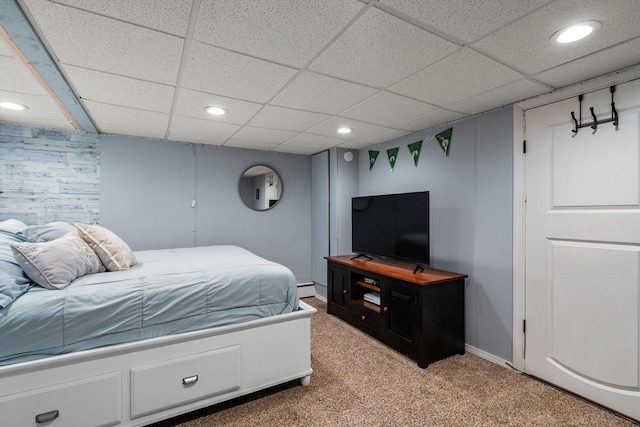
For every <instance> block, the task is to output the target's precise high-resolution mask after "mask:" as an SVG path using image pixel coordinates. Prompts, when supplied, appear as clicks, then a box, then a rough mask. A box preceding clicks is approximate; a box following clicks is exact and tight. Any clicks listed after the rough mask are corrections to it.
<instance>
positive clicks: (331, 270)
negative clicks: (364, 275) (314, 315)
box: [327, 263, 350, 320]
mask: <svg viewBox="0 0 640 427" xmlns="http://www.w3.org/2000/svg"><path fill="white" fill-rule="evenodd" d="M327 279H328V283H327V285H328V286H327V312H328V313H330V314H335V315H336V316H338V317H340V318H342V319H344V320H347V315H348V307H349V298H350V297H349V292H350V286H349V272H348V271H347V270H345V269H343V268H340V267H338V266H336V265H335V264H332V263H328V264H327Z"/></svg>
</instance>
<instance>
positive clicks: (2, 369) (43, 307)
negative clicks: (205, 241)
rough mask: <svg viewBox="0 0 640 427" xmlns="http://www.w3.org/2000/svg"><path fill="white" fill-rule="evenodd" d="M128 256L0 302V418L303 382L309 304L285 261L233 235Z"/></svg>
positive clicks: (96, 418) (82, 417)
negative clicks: (216, 242) (127, 263)
mask: <svg viewBox="0 0 640 427" xmlns="http://www.w3.org/2000/svg"><path fill="white" fill-rule="evenodd" d="M6 234H7V233H6V232H5V236H6ZM14 237H15V238H16V239H20V238H21V237H20V235H19V233H18V234H17V235H15V236H14ZM25 240H26V239H25ZM4 255H5V258H6V253H5V254H4ZM135 257H136V258H137V263H136V264H135V265H133V266H131V267H130V268H128V269H126V270H122V271H110V272H101V273H96V274H88V275H84V276H82V277H79V278H77V279H75V280H73V281H72V282H70V284H69V285H68V286H66V287H64V289H61V290H51V289H44V288H42V287H40V286H35V285H33V284H31V285H30V286H29V288H28V291H27V292H24V293H23V294H22V295H20V296H19V297H17V298H15V300H14V301H13V302H12V303H10V304H8V305H7V306H6V307H4V308H2V309H0V365H2V366H0V425H7V426H9V425H16V426H17V425H20V426H22V425H35V426H38V425H47V426H58V425H59V426H75V425H77V426H84V427H87V426H111V425H118V426H142V425H147V424H150V423H152V422H156V421H159V420H163V419H166V418H169V417H172V416H175V415H179V414H182V413H185V412H189V411H192V410H195V409H198V408H202V407H205V406H209V405H212V404H215V403H219V402H222V401H225V400H228V399H232V398H235V397H238V396H241V395H244V394H248V393H251V392H254V391H257V390H261V389H264V388H267V387H270V386H273V385H276V384H280V383H283V382H287V381H291V380H295V379H300V380H301V382H302V384H303V385H308V384H309V381H310V375H311V373H312V369H311V361H310V359H311V357H310V316H311V314H312V313H314V312H315V309H314V308H313V307H311V306H309V305H307V304H305V303H304V302H302V301H299V300H298V298H297V290H296V283H295V279H294V277H293V274H292V273H291V272H290V271H289V270H288V269H287V268H286V267H284V266H282V265H279V264H276V263H273V262H270V261H268V260H265V259H263V258H261V257H258V256H256V255H254V254H252V253H251V252H249V251H247V250H245V249H242V248H239V247H236V246H210V247H197V248H183V249H167V250H153V251H138V252H135ZM7 265H8V264H6V263H5V264H4V266H5V267H6V266H7Z"/></svg>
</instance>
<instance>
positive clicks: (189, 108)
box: [174, 88, 262, 125]
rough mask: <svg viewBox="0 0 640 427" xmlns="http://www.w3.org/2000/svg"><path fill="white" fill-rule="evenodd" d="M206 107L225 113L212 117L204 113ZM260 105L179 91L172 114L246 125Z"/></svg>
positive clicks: (186, 90)
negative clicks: (221, 110) (224, 111)
mask: <svg viewBox="0 0 640 427" xmlns="http://www.w3.org/2000/svg"><path fill="white" fill-rule="evenodd" d="M206 107H222V108H225V109H226V110H227V113H226V114H224V115H222V116H212V115H211V114H209V113H207V112H206V111H205V108H206ZM261 108H262V104H258V103H255V102H248V101H241V100H239V99H233V98H227V97H224V96H220V95H212V94H210V93H206V92H199V91H195V90H190V89H185V88H182V89H180V93H179V94H178V98H177V102H176V107H175V110H174V113H175V114H176V115H180V116H185V117H191V118H194V119H203V120H211V121H216V122H223V123H230V124H235V125H244V124H246V123H247V122H248V121H249V120H250V119H251V118H252V117H253V116H254V115H255V114H256V113H257V112H258V111H260V109H261Z"/></svg>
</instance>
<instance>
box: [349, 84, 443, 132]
mask: <svg viewBox="0 0 640 427" xmlns="http://www.w3.org/2000/svg"><path fill="white" fill-rule="evenodd" d="M436 108H437V107H435V106H433V105H429V104H425V103H424V102H420V101H416V100H414V99H409V98H405V97H404V96H400V95H396V94H394V93H390V92H379V93H377V94H376V95H374V96H372V97H371V98H368V99H366V100H365V101H362V102H361V103H359V104H358V105H355V106H353V107H351V108H349V109H348V110H345V111H343V112H342V113H340V115H341V116H344V117H349V118H352V119H357V120H362V121H368V122H370V123H378V124H381V125H383V126H392V125H393V124H395V123H398V122H402V121H405V120H408V119H411V118H413V117H416V116H419V115H421V114H424V113H427V112H429V111H433V110H435V109H436Z"/></svg>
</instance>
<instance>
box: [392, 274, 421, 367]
mask: <svg viewBox="0 0 640 427" xmlns="http://www.w3.org/2000/svg"><path fill="white" fill-rule="evenodd" d="M383 295H384V301H383V313H385V316H384V333H383V337H384V338H383V341H385V342H386V343H387V344H388V345H389V346H391V347H393V348H395V349H396V350H398V351H400V352H402V353H404V354H406V355H408V356H410V357H413V358H415V357H416V355H417V347H416V334H417V333H418V326H419V325H420V321H419V319H418V317H419V315H420V309H419V306H418V303H419V298H418V290H417V289H416V287H415V286H413V285H406V284H404V283H402V282H398V281H394V280H385V281H384V283H383Z"/></svg>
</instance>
